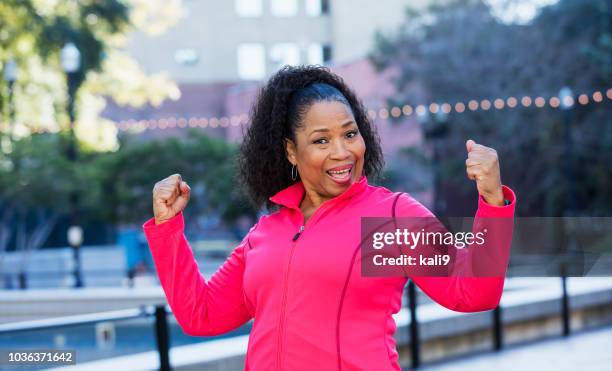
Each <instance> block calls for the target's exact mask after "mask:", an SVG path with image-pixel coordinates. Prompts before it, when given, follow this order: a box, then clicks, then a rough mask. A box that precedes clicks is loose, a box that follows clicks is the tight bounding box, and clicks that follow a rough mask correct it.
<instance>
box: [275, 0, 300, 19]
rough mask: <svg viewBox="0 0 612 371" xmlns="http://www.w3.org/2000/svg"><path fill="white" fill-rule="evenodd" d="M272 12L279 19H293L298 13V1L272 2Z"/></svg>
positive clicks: (282, 0) (278, 0)
mask: <svg viewBox="0 0 612 371" xmlns="http://www.w3.org/2000/svg"><path fill="white" fill-rule="evenodd" d="M270 11H271V12H272V15H274V16H277V17H293V16H296V15H297V13H298V0H271V2H270Z"/></svg>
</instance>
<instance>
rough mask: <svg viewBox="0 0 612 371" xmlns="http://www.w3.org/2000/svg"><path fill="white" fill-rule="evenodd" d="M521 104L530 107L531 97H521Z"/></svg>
mask: <svg viewBox="0 0 612 371" xmlns="http://www.w3.org/2000/svg"><path fill="white" fill-rule="evenodd" d="M521 104H522V105H523V106H524V107H529V106H531V97H528V96H524V97H523V98H522V99H521Z"/></svg>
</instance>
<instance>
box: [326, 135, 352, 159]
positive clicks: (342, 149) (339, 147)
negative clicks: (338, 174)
mask: <svg viewBox="0 0 612 371" xmlns="http://www.w3.org/2000/svg"><path fill="white" fill-rule="evenodd" d="M349 156H350V152H349V150H348V149H347V148H346V143H345V142H344V141H343V140H336V141H334V143H333V145H332V148H331V153H330V156H329V157H330V158H331V159H333V160H345V159H346V158H347V157H349Z"/></svg>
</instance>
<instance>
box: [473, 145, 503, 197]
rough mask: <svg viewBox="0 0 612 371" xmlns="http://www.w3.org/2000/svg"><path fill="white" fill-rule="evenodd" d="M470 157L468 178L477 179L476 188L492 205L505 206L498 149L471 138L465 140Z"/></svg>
mask: <svg viewBox="0 0 612 371" xmlns="http://www.w3.org/2000/svg"><path fill="white" fill-rule="evenodd" d="M465 146H466V148H467V152H468V158H467V160H465V167H466V172H467V176H468V178H470V179H472V180H475V181H476V188H478V193H479V194H481V195H482V196H483V197H484V198H485V201H487V203H488V204H490V205H495V206H503V205H504V194H503V192H502V184H501V175H500V171H499V159H498V158H497V151H495V150H494V149H493V148H489V147H486V146H483V145H482V144H478V143H476V142H474V141H473V140H471V139H469V140H468V141H467V142H465Z"/></svg>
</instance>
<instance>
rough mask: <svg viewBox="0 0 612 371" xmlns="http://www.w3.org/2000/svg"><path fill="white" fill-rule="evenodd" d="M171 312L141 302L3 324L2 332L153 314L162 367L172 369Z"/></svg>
mask: <svg viewBox="0 0 612 371" xmlns="http://www.w3.org/2000/svg"><path fill="white" fill-rule="evenodd" d="M168 312H169V310H168V309H167V308H166V306H165V305H158V306H141V307H140V308H134V309H122V310H116V311H111V312H102V313H91V314H79V315H75V316H67V317H59V318H49V319H42V320H33V321H24V322H15V323H5V324H0V336H2V335H8V334H16V333H22V332H29V331H37V330H49V329H58V328H66V327H73V326H82V325H92V324H97V323H100V322H108V321H113V322H117V321H126V320H132V319H137V318H147V317H153V318H154V319H155V340H156V345H157V352H158V354H159V369H160V370H161V371H169V370H172V368H171V366H170V333H169V329H168Z"/></svg>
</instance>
